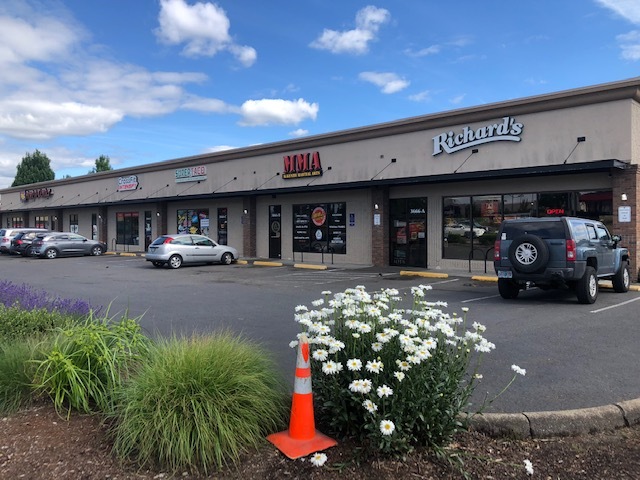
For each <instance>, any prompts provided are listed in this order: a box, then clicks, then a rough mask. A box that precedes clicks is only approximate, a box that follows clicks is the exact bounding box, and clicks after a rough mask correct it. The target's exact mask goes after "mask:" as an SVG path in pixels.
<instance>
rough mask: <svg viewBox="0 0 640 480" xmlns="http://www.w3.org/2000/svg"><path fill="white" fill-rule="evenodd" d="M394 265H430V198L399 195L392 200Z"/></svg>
mask: <svg viewBox="0 0 640 480" xmlns="http://www.w3.org/2000/svg"><path fill="white" fill-rule="evenodd" d="M389 218H390V222H389V223H390V229H391V230H390V232H389V247H390V252H389V261H390V263H391V265H407V266H411V267H421V268H426V267H427V199H426V198H399V199H395V200H391V201H390V202H389Z"/></svg>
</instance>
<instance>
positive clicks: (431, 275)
mask: <svg viewBox="0 0 640 480" xmlns="http://www.w3.org/2000/svg"><path fill="white" fill-rule="evenodd" d="M400 275H402V276H407V277H426V278H449V274H448V273H436V272H416V271H413V270H400Z"/></svg>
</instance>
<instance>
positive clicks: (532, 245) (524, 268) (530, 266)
mask: <svg viewBox="0 0 640 480" xmlns="http://www.w3.org/2000/svg"><path fill="white" fill-rule="evenodd" d="M509 261H510V262H511V265H513V268H514V269H516V270H517V271H519V272H522V273H533V272H537V271H538V270H541V269H542V268H544V267H545V266H546V265H547V262H548V261H549V247H548V246H547V244H546V243H545V242H544V240H542V239H541V238H540V237H538V236H536V235H522V236H521V237H518V238H516V239H515V240H514V241H513V242H512V243H511V245H510V246H509Z"/></svg>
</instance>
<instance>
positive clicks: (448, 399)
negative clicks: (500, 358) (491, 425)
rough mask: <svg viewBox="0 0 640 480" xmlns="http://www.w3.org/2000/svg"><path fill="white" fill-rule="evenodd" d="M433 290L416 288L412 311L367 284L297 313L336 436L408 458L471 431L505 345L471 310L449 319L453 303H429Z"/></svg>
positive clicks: (322, 412) (319, 397)
mask: <svg viewBox="0 0 640 480" xmlns="http://www.w3.org/2000/svg"><path fill="white" fill-rule="evenodd" d="M430 289H431V287H430V286H425V285H420V286H418V287H412V288H411V294H412V297H413V298H412V303H411V304H409V303H405V302H403V301H402V297H401V296H400V294H399V292H398V290H396V289H385V290H381V291H378V292H375V293H368V292H367V291H366V289H365V287H363V286H358V287H355V288H351V289H347V290H345V291H344V292H341V293H336V294H334V295H332V294H331V292H323V293H322V294H323V296H324V298H321V299H319V300H316V301H314V302H313V308H312V309H310V308H308V307H306V306H303V305H300V306H298V307H296V313H295V319H296V321H297V322H298V323H299V324H300V325H301V330H302V332H304V333H305V334H306V335H307V336H308V337H309V343H310V345H311V348H312V361H311V368H312V374H313V392H314V398H315V403H316V407H315V414H316V416H317V418H318V421H319V423H321V424H322V425H323V427H324V426H326V427H328V428H330V429H331V430H332V432H331V433H332V434H335V435H340V436H343V437H354V438H356V439H358V440H360V441H362V442H363V444H364V445H365V447H366V448H369V449H375V450H380V451H382V452H384V453H391V454H403V453H405V452H407V451H409V450H411V449H412V448H413V446H415V445H426V446H430V447H432V448H434V449H441V448H442V447H443V446H445V445H446V444H447V443H448V442H449V441H450V440H451V438H452V436H453V435H454V434H455V433H456V432H458V431H459V430H460V429H462V428H464V427H465V426H464V425H463V423H462V422H463V420H462V418H464V416H461V415H460V413H462V412H466V410H467V408H468V406H469V398H470V396H471V395H472V393H473V389H474V385H475V382H476V381H477V379H478V378H480V375H478V374H477V369H478V366H479V364H480V361H481V357H482V355H483V354H484V353H487V352H490V351H491V350H493V349H494V348H495V345H493V344H492V343H491V342H489V341H487V340H486V339H485V337H484V336H483V334H484V331H485V327H484V326H483V325H481V324H479V323H476V322H474V323H473V324H472V325H468V324H467V323H468V322H467V318H466V317H467V311H468V309H466V308H464V309H463V312H462V314H461V315H457V314H449V313H446V312H445V311H444V310H443V309H444V308H446V307H447V305H446V303H444V302H429V301H427V300H426V299H425V296H426V292H427V291H428V290H430ZM401 304H403V305H406V306H408V305H410V308H400V305H401ZM302 332H301V333H302ZM295 345H296V342H295V341H294V342H292V346H295Z"/></svg>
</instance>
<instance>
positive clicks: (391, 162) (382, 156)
mask: <svg viewBox="0 0 640 480" xmlns="http://www.w3.org/2000/svg"><path fill="white" fill-rule="evenodd" d="M380 158H384V155H380ZM394 163H396V159H395V158H392V159H391V161H390V162H389V163H387V164H386V165H385V166H384V168H383V169H382V170H380V171H379V172H378V173H376V174H375V175H374V176H373V177H371V180H373V179H374V178H376V177H377V176H378V175H380V174H381V173H382V172H384V171H385V170H386V169H387V167H388V166H389V165H392V164H394Z"/></svg>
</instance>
